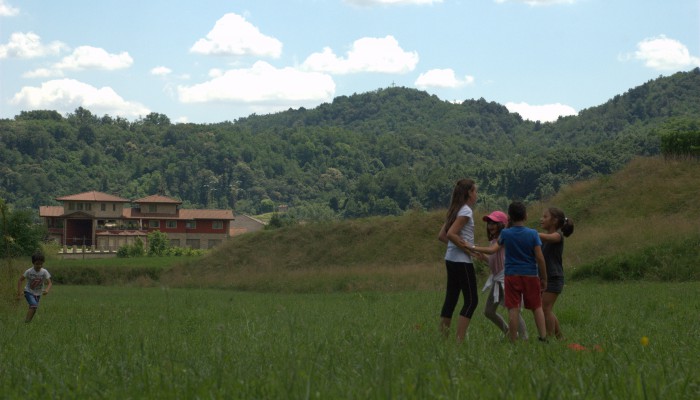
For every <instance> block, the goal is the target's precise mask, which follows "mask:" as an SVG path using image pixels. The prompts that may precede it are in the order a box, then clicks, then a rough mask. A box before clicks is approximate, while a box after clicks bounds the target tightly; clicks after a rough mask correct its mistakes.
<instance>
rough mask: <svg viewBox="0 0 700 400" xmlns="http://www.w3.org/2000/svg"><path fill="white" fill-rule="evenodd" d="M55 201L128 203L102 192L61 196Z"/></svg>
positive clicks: (125, 200)
mask: <svg viewBox="0 0 700 400" xmlns="http://www.w3.org/2000/svg"><path fill="white" fill-rule="evenodd" d="M56 200H58V201H111V202H118V203H128V202H129V200H128V199H123V198H121V197H118V196H114V195H111V194H107V193H102V192H95V191H92V192H84V193H78V194H72V195H69V196H63V197H57V198H56Z"/></svg>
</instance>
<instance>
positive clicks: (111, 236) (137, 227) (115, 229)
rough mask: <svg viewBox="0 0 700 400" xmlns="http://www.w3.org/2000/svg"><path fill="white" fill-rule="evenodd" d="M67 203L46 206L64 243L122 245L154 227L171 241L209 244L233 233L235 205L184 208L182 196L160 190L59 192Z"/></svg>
mask: <svg viewBox="0 0 700 400" xmlns="http://www.w3.org/2000/svg"><path fill="white" fill-rule="evenodd" d="M56 200H57V201H61V202H63V206H41V207H40V208H39V216H40V217H42V218H43V219H44V221H45V223H46V226H47V227H48V230H49V235H50V237H51V238H53V239H54V240H56V241H57V242H58V243H60V244H61V245H64V246H83V245H85V246H88V247H90V246H95V248H96V249H97V250H112V251H114V250H117V249H118V248H119V247H121V246H123V245H125V244H130V243H133V241H134V240H135V239H136V238H137V237H139V238H141V239H142V240H143V241H144V242H145V241H146V235H148V233H150V232H152V231H161V232H163V233H165V234H167V235H168V238H169V239H170V244H171V245H172V246H178V247H190V248H193V249H209V248H212V247H214V246H217V245H218V244H220V243H221V242H222V241H223V240H224V239H226V238H228V237H229V231H230V230H231V224H232V222H233V220H234V217H233V212H232V211H231V210H194V209H181V208H180V204H182V202H181V201H179V200H175V199H172V198H170V197H166V196H161V195H152V196H148V197H144V198H142V199H138V200H133V201H130V200H127V199H123V198H121V197H118V196H113V195H109V194H106V193H101V192H85V193H79V194H74V195H70V196H64V197H58V198H56Z"/></svg>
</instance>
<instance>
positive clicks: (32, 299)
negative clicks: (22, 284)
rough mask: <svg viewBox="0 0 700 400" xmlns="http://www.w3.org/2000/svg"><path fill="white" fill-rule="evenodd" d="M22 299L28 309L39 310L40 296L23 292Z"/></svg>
mask: <svg viewBox="0 0 700 400" xmlns="http://www.w3.org/2000/svg"><path fill="white" fill-rule="evenodd" d="M24 298H25V299H27V303H29V308H39V300H41V296H37V295H35V294H34V293H30V292H24Z"/></svg>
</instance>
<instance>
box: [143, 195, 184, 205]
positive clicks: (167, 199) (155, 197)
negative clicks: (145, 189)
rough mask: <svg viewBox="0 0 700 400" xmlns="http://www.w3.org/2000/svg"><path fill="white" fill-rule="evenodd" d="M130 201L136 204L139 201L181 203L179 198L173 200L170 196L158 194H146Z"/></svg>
mask: <svg viewBox="0 0 700 400" xmlns="http://www.w3.org/2000/svg"><path fill="white" fill-rule="evenodd" d="M132 203H137V204H141V203H159V204H163V203H166V204H182V202H181V201H180V200H175V199H173V198H170V197H166V196H161V195H159V194H154V195H151V196H146V197H144V198H142V199H138V200H134V201H132Z"/></svg>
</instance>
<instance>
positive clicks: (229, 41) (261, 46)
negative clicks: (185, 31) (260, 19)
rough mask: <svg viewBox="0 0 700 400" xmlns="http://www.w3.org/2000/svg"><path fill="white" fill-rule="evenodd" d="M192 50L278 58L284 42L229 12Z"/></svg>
mask: <svg viewBox="0 0 700 400" xmlns="http://www.w3.org/2000/svg"><path fill="white" fill-rule="evenodd" d="M190 51H191V52H193V53H200V54H206V55H232V56H244V55H253V56H256V57H272V58H278V57H279V56H280V55H281V54H282V42H280V41H279V40H277V39H275V38H273V37H270V36H265V35H263V34H262V33H260V30H259V29H258V28H257V27H255V26H254V25H253V24H251V23H250V22H248V21H246V20H245V18H243V17H242V16H240V15H238V14H234V13H229V14H226V15H224V16H223V17H221V19H219V20H218V21H216V24H215V25H214V28H213V29H212V30H211V31H210V32H209V33H208V34H207V36H206V38H204V39H199V40H198V41H197V42H196V43H195V44H194V45H193V46H192V48H190Z"/></svg>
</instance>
